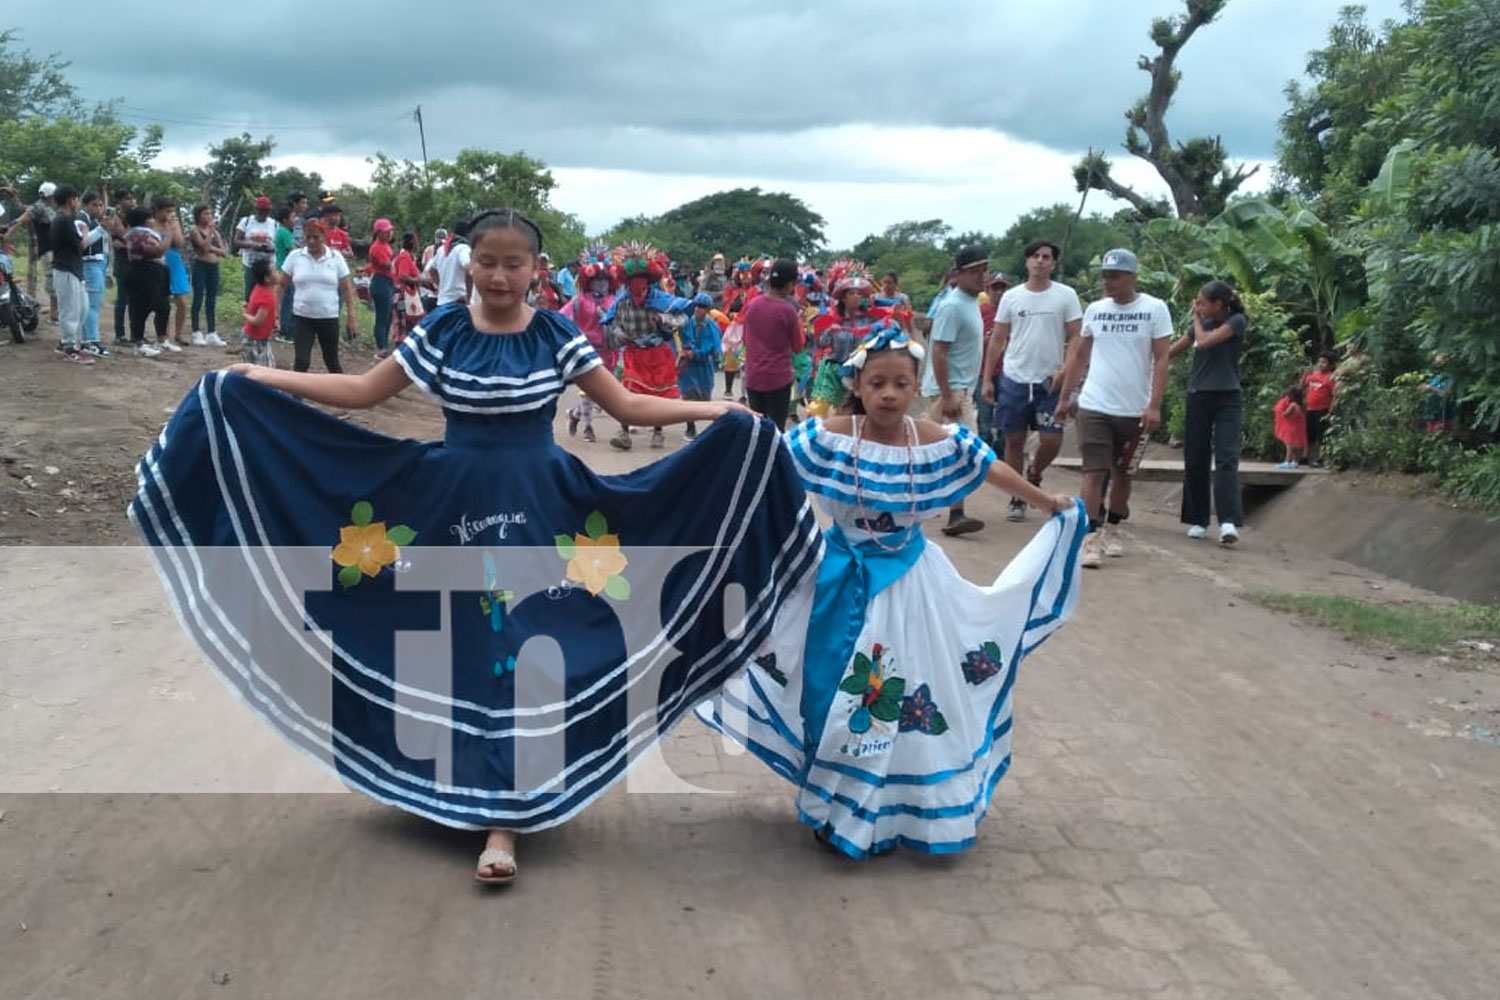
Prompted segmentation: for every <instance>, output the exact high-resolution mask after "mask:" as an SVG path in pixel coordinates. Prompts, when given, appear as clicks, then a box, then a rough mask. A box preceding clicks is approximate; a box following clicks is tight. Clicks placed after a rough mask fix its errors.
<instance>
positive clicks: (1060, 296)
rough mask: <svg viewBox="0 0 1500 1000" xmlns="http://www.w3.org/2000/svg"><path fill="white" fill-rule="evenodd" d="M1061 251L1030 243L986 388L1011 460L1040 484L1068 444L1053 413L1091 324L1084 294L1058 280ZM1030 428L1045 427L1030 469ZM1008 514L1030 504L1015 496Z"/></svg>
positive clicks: (1005, 309) (1021, 512) (999, 323)
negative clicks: (1075, 348) (1076, 341)
mask: <svg viewBox="0 0 1500 1000" xmlns="http://www.w3.org/2000/svg"><path fill="white" fill-rule="evenodd" d="M1060 253H1061V251H1060V250H1059V249H1058V246H1057V244H1056V243H1053V242H1052V241H1051V240H1033V241H1032V242H1031V243H1030V244H1028V245H1027V247H1026V283H1025V284H1024V285H1018V286H1017V287H1015V288H1012V289H1010V290H1009V291H1008V292H1006V293H1005V295H1004V296H1003V297H1002V298H1001V299H1000V305H999V307H998V308H997V309H996V310H995V327H994V330H993V332H992V333H991V335H990V343H989V347H988V349H987V350H986V351H985V356H984V369H983V374H982V376H981V378H980V386H979V388H980V392H981V394H982V395H983V396H984V399H985V401H986V402H988V403H993V404H994V407H995V413H994V428H995V434H996V435H997V436H1003V437H1004V438H1005V464H1007V465H1009V466H1010V467H1011V468H1012V469H1015V470H1016V471H1017V472H1024V473H1025V475H1026V478H1027V480H1028V481H1030V482H1031V483H1033V484H1034V485H1037V486H1040V485H1041V484H1042V473H1044V472H1046V471H1047V467H1048V466H1049V465H1051V464H1052V460H1053V459H1055V458H1056V457H1057V453H1058V451H1060V450H1061V449H1062V438H1063V431H1062V427H1061V425H1059V424H1058V423H1057V422H1056V421H1055V420H1053V414H1054V413H1055V412H1056V411H1057V404H1058V390H1059V389H1060V388H1061V386H1062V370H1063V359H1064V358H1066V357H1067V347H1068V343H1069V342H1070V341H1071V340H1072V339H1073V338H1074V337H1076V336H1078V329H1079V326H1080V325H1081V324H1082V322H1083V307H1082V305H1080V303H1079V301H1078V293H1077V292H1075V291H1074V290H1073V289H1072V288H1069V287H1068V286H1067V285H1064V284H1062V283H1061V282H1057V281H1053V280H1052V272H1053V270H1054V269H1055V268H1056V267H1057V260H1058V256H1059V255H1060ZM1002 361H1003V364H1002ZM997 373H998V374H999V376H1000V377H999V378H998V379H996V377H995V376H996V374H997ZM1029 431H1036V432H1037V445H1036V455H1035V456H1033V458H1032V460H1031V468H1029V469H1022V468H1021V466H1022V463H1023V462H1024V461H1025V458H1026V435H1027V433H1028V432H1029ZM1005 519H1006V520H1007V521H1024V520H1026V501H1024V500H1022V499H1020V498H1019V497H1011V500H1010V507H1009V508H1008V509H1007V510H1006V512H1005Z"/></svg>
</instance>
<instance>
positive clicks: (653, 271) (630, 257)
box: [610, 240, 668, 281]
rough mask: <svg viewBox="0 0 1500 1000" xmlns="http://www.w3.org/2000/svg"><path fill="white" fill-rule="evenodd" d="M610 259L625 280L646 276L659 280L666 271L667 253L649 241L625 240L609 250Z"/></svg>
mask: <svg viewBox="0 0 1500 1000" xmlns="http://www.w3.org/2000/svg"><path fill="white" fill-rule="evenodd" d="M610 259H611V260H612V261H613V262H614V263H615V265H616V266H617V267H619V269H620V274H621V276H622V277H624V278H625V280H627V281H628V280H630V279H631V278H647V279H649V280H651V281H660V280H661V278H662V275H664V274H666V273H667V265H668V261H667V255H666V254H664V253H662V252H661V251H660V250H658V249H656V248H655V247H654V246H652V245H651V244H649V243H642V242H641V241H640V240H627V241H626V242H624V243H622V244H620V245H619V246H617V247H615V248H614V250H612V251H611V252H610Z"/></svg>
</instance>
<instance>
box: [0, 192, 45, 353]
mask: <svg viewBox="0 0 1500 1000" xmlns="http://www.w3.org/2000/svg"><path fill="white" fill-rule="evenodd" d="M56 192H57V185H56V184H53V183H52V182H51V181H43V182H42V183H41V185H40V186H39V187H38V188H37V189H36V193H37V199H36V201H35V202H34V203H33V204H32V205H31V206H30V207H29V208H27V209H26V211H24V212H22V213H21V216H20V218H18V219H16V221H15V222H12V223H11V224H10V226H8V227H7V228H6V230H5V233H4V235H3V237H0V239H6V240H8V239H10V234H11V232H12V230H16V229H19V228H21V227H22V226H24V225H25V224H26V223H28V222H30V223H31V239H32V245H33V246H35V247H36V259H37V264H38V266H39V267H40V269H41V271H42V273H43V274H44V275H45V276H46V287H47V300H48V306H49V307H50V309H51V312H49V313H48V316H47V318H48V320H49V321H50V322H52V323H56V322H57V286H56V284H55V283H54V281H53V278H52V219H53V217H54V216H55V215H56V211H55V208H54V205H55V203H54V202H53V200H52V196H53V195H54V194H56ZM36 272H37V268H33V269H32V270H31V272H30V274H29V275H28V277H27V279H26V290H27V291H28V292H31V293H33V294H34V293H35V292H36Z"/></svg>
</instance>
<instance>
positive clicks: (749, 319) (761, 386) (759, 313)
mask: <svg viewBox="0 0 1500 1000" xmlns="http://www.w3.org/2000/svg"><path fill="white" fill-rule="evenodd" d="M796 283H797V262H796V261H794V260H792V259H790V258H788V257H778V258H777V259H776V260H774V261H772V262H771V266H770V268H769V269H768V274H767V275H766V290H765V292H764V293H763V294H761V295H757V296H756V297H755V298H753V299H751V300H750V304H749V305H747V306H745V310H744V312H742V313H740V322H741V323H742V324H744V328H745V367H744V374H745V397H746V399H747V400H748V402H749V406H750V409H752V410H754V411H755V412H756V413H759V414H762V415H764V416H766V417H768V418H769V419H770V421H771V423H773V424H775V425H776V428H777V430H786V422H787V418H788V417H789V416H790V415H791V408H792V382H793V381H795V379H796V375H795V373H794V372H793V371H792V355H793V354H796V353H797V352H798V351H800V350H802V346H803V344H804V343H805V342H806V335H805V334H804V333H803V330H802V317H801V316H800V315H799V314H798V312H797V307H796V306H795V305H793V304H792V288H793V286H794V285H796ZM710 304H711V300H710Z"/></svg>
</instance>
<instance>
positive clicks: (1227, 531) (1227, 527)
mask: <svg viewBox="0 0 1500 1000" xmlns="http://www.w3.org/2000/svg"><path fill="white" fill-rule="evenodd" d="M1239 540H1240V533H1239V529H1237V528H1236V527H1235V526H1234V525H1232V524H1221V525H1219V544H1220V545H1233V544H1234V543H1235V542H1237V541H1239Z"/></svg>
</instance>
